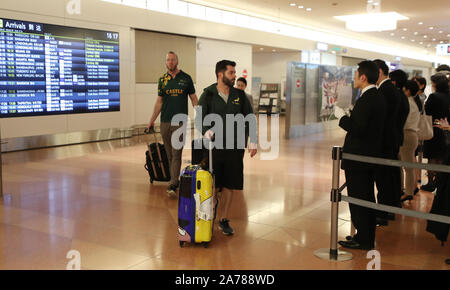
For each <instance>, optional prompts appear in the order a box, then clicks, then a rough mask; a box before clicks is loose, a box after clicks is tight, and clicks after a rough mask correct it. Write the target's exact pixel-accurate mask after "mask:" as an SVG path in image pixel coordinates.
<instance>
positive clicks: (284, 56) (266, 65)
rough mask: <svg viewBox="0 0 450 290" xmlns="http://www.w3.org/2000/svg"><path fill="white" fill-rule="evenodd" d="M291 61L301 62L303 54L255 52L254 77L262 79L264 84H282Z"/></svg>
mask: <svg viewBox="0 0 450 290" xmlns="http://www.w3.org/2000/svg"><path fill="white" fill-rule="evenodd" d="M291 61H301V52H300V51H299V52H255V53H253V76H254V77H260V78H261V82H262V83H281V80H282V79H283V78H286V74H287V64H288V63H289V62H291Z"/></svg>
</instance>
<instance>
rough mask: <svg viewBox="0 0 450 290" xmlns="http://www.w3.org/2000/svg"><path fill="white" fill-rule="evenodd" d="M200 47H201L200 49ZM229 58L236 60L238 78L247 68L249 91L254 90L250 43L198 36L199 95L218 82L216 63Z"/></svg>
mask: <svg viewBox="0 0 450 290" xmlns="http://www.w3.org/2000/svg"><path fill="white" fill-rule="evenodd" d="M199 47H200V49H199ZM223 59H227V60H232V61H234V62H236V78H240V77H242V76H243V71H244V70H247V93H250V92H251V90H252V83H251V80H252V75H253V72H252V71H253V70H252V46H251V45H248V44H241V43H234V42H228V41H218V40H212V39H206V38H197V85H196V90H197V92H198V96H199V97H200V95H201V94H202V92H203V89H205V88H206V87H208V86H210V85H211V84H213V83H215V82H217V78H216V73H215V70H216V63H217V62H218V61H220V60H223Z"/></svg>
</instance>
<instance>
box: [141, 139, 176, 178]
mask: <svg viewBox="0 0 450 290" xmlns="http://www.w3.org/2000/svg"><path fill="white" fill-rule="evenodd" d="M145 133H147V134H148V133H152V135H153V137H154V139H155V142H154V143H151V144H147V147H148V150H147V151H146V152H145V160H146V162H145V165H144V167H145V169H146V170H147V172H148V174H149V176H150V183H153V181H170V169H169V159H168V158H167V154H166V149H165V148H164V145H163V144H161V143H159V142H158V139H157V138H156V132H155V131H153V130H152V131H151V132H149V131H148V130H145Z"/></svg>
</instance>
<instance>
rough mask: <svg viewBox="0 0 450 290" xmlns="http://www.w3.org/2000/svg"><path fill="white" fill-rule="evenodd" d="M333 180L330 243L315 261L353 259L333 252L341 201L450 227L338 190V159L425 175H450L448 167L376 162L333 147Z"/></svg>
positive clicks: (426, 216) (443, 219)
mask: <svg viewBox="0 0 450 290" xmlns="http://www.w3.org/2000/svg"><path fill="white" fill-rule="evenodd" d="M332 156H333V177H332V189H331V239H330V248H329V249H328V248H322V249H318V250H317V251H315V252H314V255H316V256H317V257H319V258H321V259H324V260H329V261H347V260H351V259H352V258H353V255H352V254H351V253H348V252H344V251H341V250H338V248H337V244H338V243H337V242H338V241H337V240H338V231H337V228H338V216H339V202H340V201H341V200H342V201H345V202H348V203H351V204H356V205H359V206H362V207H366V208H371V209H374V210H379V211H384V212H389V213H394V214H400V215H404V216H410V217H415V218H420V219H426V220H431V221H435V222H440V223H445V224H450V217H449V216H443V215H437V214H431V213H424V212H419V211H415V210H408V209H403V208H398V207H393V206H387V205H382V204H378V203H374V202H370V201H367V200H362V199H357V198H353V197H350V196H345V195H342V194H341V192H342V191H343V190H344V189H345V187H346V185H347V184H346V183H344V185H342V186H339V178H340V168H341V161H342V159H346V160H352V161H359V162H363V163H370V164H378V165H385V166H395V167H406V168H417V169H426V170H429V171H438V172H445V173H450V166H446V165H439V164H423V163H414V162H403V161H398V160H390V159H383V158H376V157H370V156H361V155H355V154H349V153H343V152H342V147H339V146H335V147H333V152H332Z"/></svg>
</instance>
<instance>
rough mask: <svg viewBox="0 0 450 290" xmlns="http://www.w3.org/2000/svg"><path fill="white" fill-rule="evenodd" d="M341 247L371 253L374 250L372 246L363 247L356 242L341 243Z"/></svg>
mask: <svg viewBox="0 0 450 290" xmlns="http://www.w3.org/2000/svg"><path fill="white" fill-rule="evenodd" d="M339 245H341V246H343V247H344V248H349V249H353V250H365V251H370V250H372V249H373V248H374V247H370V246H366V245H361V244H359V243H358V242H355V241H353V240H352V241H339Z"/></svg>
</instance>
